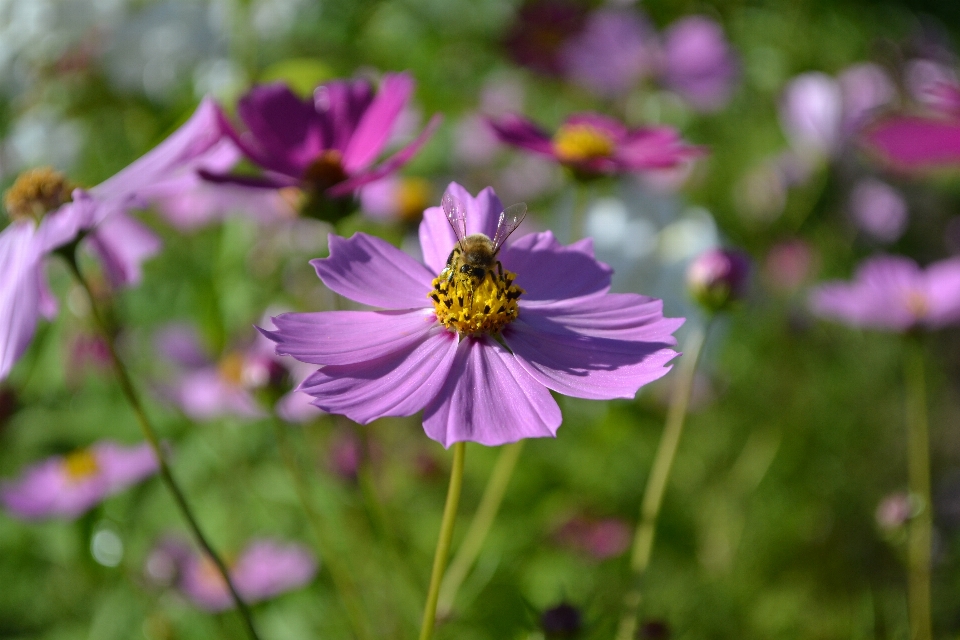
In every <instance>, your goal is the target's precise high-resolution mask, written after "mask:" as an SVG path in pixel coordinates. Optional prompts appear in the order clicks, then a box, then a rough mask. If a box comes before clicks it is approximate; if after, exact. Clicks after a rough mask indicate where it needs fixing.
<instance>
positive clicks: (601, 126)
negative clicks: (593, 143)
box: [563, 112, 627, 143]
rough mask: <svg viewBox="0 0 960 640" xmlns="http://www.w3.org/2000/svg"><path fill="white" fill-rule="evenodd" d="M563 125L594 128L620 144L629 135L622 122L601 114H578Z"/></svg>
mask: <svg viewBox="0 0 960 640" xmlns="http://www.w3.org/2000/svg"><path fill="white" fill-rule="evenodd" d="M563 124H564V125H587V126H589V127H593V128H594V129H597V130H599V131H602V132H603V133H605V134H606V135H607V136H609V137H610V139H611V140H612V141H613V142H614V143H619V142H620V141H621V140H623V138H624V136H626V135H627V128H626V127H625V126H623V124H622V123H621V122H618V121H617V120H614V119H613V118H610V117H607V116H605V115H602V114H599V113H592V112H584V113H577V114H574V115H572V116H570V117H569V118H567V119H566V121H565V122H564V123H563Z"/></svg>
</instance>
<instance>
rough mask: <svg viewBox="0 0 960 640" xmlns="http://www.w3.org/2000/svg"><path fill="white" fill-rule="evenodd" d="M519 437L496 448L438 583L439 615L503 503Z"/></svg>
mask: <svg viewBox="0 0 960 640" xmlns="http://www.w3.org/2000/svg"><path fill="white" fill-rule="evenodd" d="M523 443H524V441H523V440H520V441H518V442H513V443H511V444H507V445H504V446H502V447H500V455H499V456H498V457H497V461H496V463H495V464H494V466H493V471H492V472H491V474H490V479H489V480H488V481H487V487H486V489H484V490H483V496H482V497H481V498H480V505H479V506H478V507H477V513H476V514H475V515H474V516H473V520H472V521H471V522H470V527H469V528H468V529H467V533H466V535H465V536H464V537H463V542H462V543H460V548H459V549H457V553H456V555H455V556H454V557H453V561H452V562H451V563H450V569H449V570H448V571H447V574H446V575H445V576H444V578H443V582H442V583H440V599H439V601H438V604H437V614H438V615H439V616H440V617H441V618H442V617H445V616H446V615H447V614H449V613H450V611H451V610H452V609H453V602H454V600H455V599H456V597H457V591H458V590H459V589H460V585H462V584H463V581H464V580H465V579H466V578H467V574H468V573H469V572H470V569H471V568H472V567H473V563H474V562H475V561H476V559H477V556H478V555H480V550H481V549H482V548H483V542H484V540H486V538H487V534H488V533H490V528H491V527H492V526H493V521H494V519H495V518H496V517H497V512H498V511H499V510H500V503H502V502H503V496H504V495H505V494H506V492H507V485H509V484H510V478H511V477H512V476H513V470H514V468H516V466H517V460H519V459H520V452H521V451H523Z"/></svg>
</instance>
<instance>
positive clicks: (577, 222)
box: [570, 181, 590, 243]
mask: <svg viewBox="0 0 960 640" xmlns="http://www.w3.org/2000/svg"><path fill="white" fill-rule="evenodd" d="M576 184H577V186H576V192H575V195H574V201H573V214H572V215H571V217H570V242H571V243H572V242H576V241H577V240H580V239H581V238H583V237H584V236H585V235H586V233H585V232H586V221H587V205H589V204H590V187H589V186H588V185H586V184H585V183H583V182H581V181H577V183H576Z"/></svg>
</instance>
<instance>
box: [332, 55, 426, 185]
mask: <svg viewBox="0 0 960 640" xmlns="http://www.w3.org/2000/svg"><path fill="white" fill-rule="evenodd" d="M413 84H414V82H413V78H412V77H411V76H410V74H408V73H388V74H386V75H385V76H384V77H383V82H382V83H381V84H380V90H379V91H378V92H377V95H376V97H375V98H374V99H373V102H371V103H370V106H369V107H367V109H366V111H365V112H364V114H363V117H362V118H361V119H360V122H359V123H358V124H357V128H356V129H355V130H354V132H353V136H352V137H351V138H350V142H349V143H348V144H347V148H346V150H345V151H344V153H343V168H344V169H346V171H347V173H348V174H351V175H352V174H354V173H356V172H358V171H361V170H363V169H366V168H367V167H369V166H370V165H371V164H372V163H373V161H374V160H376V159H377V156H379V155H380V152H381V151H382V150H383V146H384V145H385V144H386V143H387V140H388V139H389V137H390V132H391V131H392V129H393V125H394V123H395V122H396V120H397V116H399V115H400V111H401V110H402V109H403V107H404V105H406V104H407V101H408V100H409V99H410V94H411V93H413Z"/></svg>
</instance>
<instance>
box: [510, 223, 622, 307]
mask: <svg viewBox="0 0 960 640" xmlns="http://www.w3.org/2000/svg"><path fill="white" fill-rule="evenodd" d="M500 261H501V262H502V263H503V268H504V269H508V270H510V271H512V272H514V273H516V274H517V280H516V284H517V286H518V287H520V288H521V289H523V290H524V291H525V292H526V293H524V294H523V296H521V297H520V305H521V308H522V307H523V306H531V305H535V304H539V303H544V302H555V301H560V300H568V299H570V298H578V297H580V296H586V295H591V294H594V293H599V292H604V291H606V290H607V289H608V288H609V287H610V276H611V274H612V273H613V271H612V270H611V269H610V267H608V266H607V265H605V264H603V263H602V262H597V261H596V259H595V258H594V257H593V241H592V240H591V239H590V238H586V239H584V240H581V241H580V242H577V243H575V244H572V245H570V246H566V247H565V246H563V245H561V244H560V243H559V242H557V240H556V238H554V237H553V234H552V233H551V232H549V231H544V232H542V233H531V234H529V235H526V236H524V237H522V238H520V239H519V240H517V241H516V242H514V243H513V244H512V245H510V246H508V247H505V248H504V249H502V250H501V251H500Z"/></svg>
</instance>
